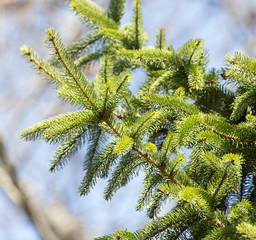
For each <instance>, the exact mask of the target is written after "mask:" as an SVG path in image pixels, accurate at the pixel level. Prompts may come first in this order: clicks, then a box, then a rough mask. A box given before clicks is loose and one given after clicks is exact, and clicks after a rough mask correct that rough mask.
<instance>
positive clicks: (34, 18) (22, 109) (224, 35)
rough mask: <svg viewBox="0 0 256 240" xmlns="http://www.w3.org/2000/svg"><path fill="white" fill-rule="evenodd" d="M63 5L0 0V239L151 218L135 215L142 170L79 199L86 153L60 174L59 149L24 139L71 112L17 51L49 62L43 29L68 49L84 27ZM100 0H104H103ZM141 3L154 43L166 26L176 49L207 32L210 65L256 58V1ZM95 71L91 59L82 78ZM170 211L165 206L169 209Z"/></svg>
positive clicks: (93, 231)
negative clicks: (231, 57)
mask: <svg viewBox="0 0 256 240" xmlns="http://www.w3.org/2000/svg"><path fill="white" fill-rule="evenodd" d="M65 2H66V1H64V0H0V86H1V87H0V122H1V124H0V239H7V240H25V239H26V240H27V239H30V240H39V239H46V240H55V239H60V240H64V239H66V240H68V239H69V240H72V239H76V240H77V239H79V240H80V239H83V240H85V239H93V238H94V237H97V236H101V235H103V234H108V233H111V232H112V231H114V230H115V229H125V228H127V229H128V230H131V231H134V230H136V229H138V228H140V227H141V226H143V225H144V224H145V223H146V222H147V221H148V219H146V217H145V216H144V214H143V213H141V212H136V211H135V206H136V200H137V198H138V195H139V190H140V187H141V186H142V176H141V175H140V176H138V177H137V178H136V179H134V180H133V181H132V182H131V183H130V184H129V185H128V186H127V187H125V188H124V189H121V190H120V191H119V192H118V193H117V194H116V196H115V197H114V199H113V200H112V201H110V202H107V201H105V200H104V199H103V189H104V186H105V183H106V182H104V181H100V182H99V183H98V184H97V185H96V187H95V188H94V189H93V190H92V191H91V193H90V194H89V195H88V196H85V197H80V196H79V193H78V187H79V183H80V181H81V179H82V177H83V171H82V166H83V157H84V156H83V150H81V151H80V152H79V153H78V154H77V155H76V156H74V157H73V158H72V159H71V161H70V162H69V164H68V165H67V166H66V167H65V168H64V169H63V170H61V171H59V172H56V173H50V172H49V171H48V161H49V159H50V157H51V155H52V154H53V152H54V150H55V148H56V146H51V145H48V144H46V143H44V142H29V143H26V142H23V141H21V140H20V138H19V133H20V132H21V131H22V130H23V129H24V128H26V127H28V126H31V125H32V124H34V123H36V122H38V121H41V120H43V119H45V118H48V117H50V116H53V115H56V114H59V113H63V112H67V111H71V110H72V109H71V108H70V107H69V106H68V105H67V104H65V103H63V102H61V101H60V100H59V99H58V98H57V94H56V92H55V90H54V89H51V88H50V87H49V85H48V82H47V81H45V80H43V79H42V78H41V77H40V76H38V75H37V74H36V72H35V71H34V70H33V69H32V67H31V65H29V64H28V63H27V62H26V61H25V59H24V58H22V57H21V54H20V50H19V48H20V47H21V46H22V45H24V44H27V45H30V46H32V47H33V48H34V49H35V50H36V51H37V52H39V53H40V55H41V56H43V57H46V58H47V56H48V54H49V51H48V50H47V48H46V47H45V44H44V38H45V36H44V33H45V30H46V29H48V28H50V27H54V28H55V29H56V30H57V32H60V33H61V35H62V38H63V41H64V43H65V44H66V45H68V44H70V43H71V42H72V41H74V40H76V39H78V38H79V37H80V36H81V35H83V34H84V33H85V32H86V31H87V28H86V25H85V24H84V23H81V22H80V20H79V19H78V17H76V16H75V15H74V14H73V13H72V11H71V10H70V9H69V8H68V6H67V5H66V4H65ZM95 2H97V3H98V4H99V5H101V6H102V7H104V8H107V6H108V1H106V0H105V1H104V0H95ZM131 3H132V0H128V1H127V12H126V14H125V16H124V17H123V20H122V24H123V23H126V22H128V21H129V20H130V18H131ZM142 4H143V19H144V24H145V29H146V32H147V33H148V35H149V42H148V45H154V43H155V34H156V32H157V29H158V28H159V27H164V28H165V29H166V34H167V42H168V44H171V45H173V46H174V48H178V47H180V46H181V45H183V44H184V43H185V42H187V41H188V40H189V39H191V38H198V37H200V38H203V39H204V40H205V44H206V47H207V49H208V52H209V68H213V67H214V68H220V67H222V66H224V65H225V58H224V57H225V54H226V53H228V52H229V53H231V52H233V51H235V50H238V51H241V52H243V53H245V54H248V55H249V56H250V57H254V56H255V54H256V0H158V1H155V0H142ZM96 73H97V66H96V65H95V66H92V67H91V68H90V69H88V70H87V72H86V76H87V77H88V78H92V77H93V76H95V74H96ZM140 82H141V81H140ZM135 85H136V84H135ZM135 85H134V86H135ZM137 87H138V86H137ZM170 208H171V205H167V207H166V209H165V211H167V210H168V209H170Z"/></svg>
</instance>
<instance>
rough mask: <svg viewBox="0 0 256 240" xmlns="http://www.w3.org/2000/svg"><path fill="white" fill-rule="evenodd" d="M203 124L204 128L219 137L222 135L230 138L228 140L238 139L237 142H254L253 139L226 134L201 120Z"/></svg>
mask: <svg viewBox="0 0 256 240" xmlns="http://www.w3.org/2000/svg"><path fill="white" fill-rule="evenodd" d="M201 124H202V125H203V126H205V127H206V128H208V129H210V130H211V131H212V132H214V133H216V134H218V135H219V136H221V137H224V138H227V139H230V140H236V141H239V142H244V143H255V140H249V139H242V138H239V137H237V136H234V135H233V136H231V135H228V134H226V133H223V132H221V131H218V130H216V129H215V128H214V126H209V125H207V124H206V123H204V122H202V123H201Z"/></svg>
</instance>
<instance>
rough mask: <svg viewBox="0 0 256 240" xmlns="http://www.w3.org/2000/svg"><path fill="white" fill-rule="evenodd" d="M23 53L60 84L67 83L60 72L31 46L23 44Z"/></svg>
mask: <svg viewBox="0 0 256 240" xmlns="http://www.w3.org/2000/svg"><path fill="white" fill-rule="evenodd" d="M20 50H21V51H22V53H23V54H24V55H25V56H26V57H27V58H29V60H30V61H31V62H33V63H34V64H35V65H36V66H37V67H38V70H39V71H40V72H43V73H44V74H46V75H47V76H48V77H49V78H50V79H53V80H55V81H56V82H57V83H58V84H61V85H65V82H64V81H63V80H62V79H61V77H60V72H59V71H58V70H57V69H56V68H54V67H52V66H51V65H50V64H48V63H47V62H46V61H44V60H43V59H41V58H40V57H39V56H38V54H37V53H36V52H35V51H34V50H33V49H32V48H30V47H27V46H23V47H21V48H20Z"/></svg>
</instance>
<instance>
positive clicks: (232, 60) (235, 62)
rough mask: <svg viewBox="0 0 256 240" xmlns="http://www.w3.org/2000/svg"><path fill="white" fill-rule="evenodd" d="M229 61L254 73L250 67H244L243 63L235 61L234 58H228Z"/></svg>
mask: <svg viewBox="0 0 256 240" xmlns="http://www.w3.org/2000/svg"><path fill="white" fill-rule="evenodd" d="M229 61H230V63H232V64H234V65H237V66H239V67H240V68H242V69H244V70H246V71H248V72H250V73H252V74H253V75H256V72H255V71H253V70H252V69H250V68H248V67H246V66H245V65H243V64H241V63H239V62H238V61H236V60H235V59H231V60H229Z"/></svg>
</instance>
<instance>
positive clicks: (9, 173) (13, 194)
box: [0, 137, 88, 240]
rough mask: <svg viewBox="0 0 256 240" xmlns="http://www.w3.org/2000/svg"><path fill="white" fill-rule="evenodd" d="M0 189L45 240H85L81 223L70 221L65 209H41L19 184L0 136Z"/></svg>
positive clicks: (23, 186) (57, 205) (70, 217)
mask: <svg viewBox="0 0 256 240" xmlns="http://www.w3.org/2000/svg"><path fill="white" fill-rule="evenodd" d="M0 187H1V188H2V189H3V191H4V193H5V194H6V196H7V197H8V198H9V199H10V200H11V201H12V202H13V203H14V204H15V205H16V206H17V207H18V208H20V209H22V210H23V211H24V212H25V213H26V214H27V215H28V216H29V218H30V219H31V220H32V222H33V223H34V225H35V226H36V228H37V229H38V231H39V232H40V234H41V235H42V237H43V239H45V240H56V239H61V240H68V239H69V240H71V239H79V240H80V239H82V240H86V239H88V237H87V236H86V234H85V232H84V230H83V227H82V223H81V222H79V221H78V220H76V219H74V218H73V217H72V216H71V215H70V214H69V212H68V211H67V209H65V207H64V206H63V205H62V204H61V203H59V204H56V205H54V206H50V207H46V206H43V205H42V204H41V203H40V202H39V201H38V200H37V199H36V197H35V194H32V193H31V190H28V186H25V185H24V184H22V183H21V180H20V179H19V178H18V176H17V174H16V169H15V167H14V165H13V164H12V163H11V162H10V160H9V157H8V155H7V153H6V151H5V149H4V144H3V141H2V139H1V137H0Z"/></svg>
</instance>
